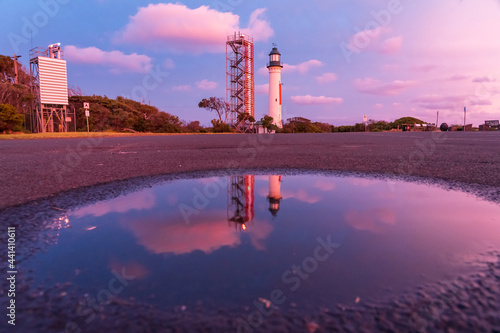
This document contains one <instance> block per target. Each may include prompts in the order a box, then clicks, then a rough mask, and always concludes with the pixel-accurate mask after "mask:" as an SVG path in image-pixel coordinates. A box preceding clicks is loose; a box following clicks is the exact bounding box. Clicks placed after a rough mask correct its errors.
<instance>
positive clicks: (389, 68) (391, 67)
mask: <svg viewBox="0 0 500 333" xmlns="http://www.w3.org/2000/svg"><path fill="white" fill-rule="evenodd" d="M399 68H400V66H399V65H396V64H390V65H384V66H383V67H382V70H383V71H388V72H393V71H397V70H399Z"/></svg>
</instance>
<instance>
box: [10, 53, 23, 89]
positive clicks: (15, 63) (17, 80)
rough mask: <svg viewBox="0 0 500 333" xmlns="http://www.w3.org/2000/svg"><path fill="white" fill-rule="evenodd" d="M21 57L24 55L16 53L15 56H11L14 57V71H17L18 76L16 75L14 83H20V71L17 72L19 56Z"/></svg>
mask: <svg viewBox="0 0 500 333" xmlns="http://www.w3.org/2000/svg"><path fill="white" fill-rule="evenodd" d="M21 57H22V56H20V55H16V54H14V56H13V57H10V58H12V59H14V72H15V73H16V77H15V81H14V83H16V84H18V83H19V79H18V77H19V76H18V72H17V58H21Z"/></svg>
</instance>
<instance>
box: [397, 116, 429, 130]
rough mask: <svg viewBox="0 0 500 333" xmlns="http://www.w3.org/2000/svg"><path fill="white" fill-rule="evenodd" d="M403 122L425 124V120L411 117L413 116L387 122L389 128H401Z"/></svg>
mask: <svg viewBox="0 0 500 333" xmlns="http://www.w3.org/2000/svg"><path fill="white" fill-rule="evenodd" d="M405 124H421V125H422V124H427V123H426V122H425V121H423V120H420V119H417V118H413V117H403V118H399V119H396V120H394V121H393V122H392V123H390V124H389V127H390V128H398V127H399V128H401V127H402V126H403V125H405Z"/></svg>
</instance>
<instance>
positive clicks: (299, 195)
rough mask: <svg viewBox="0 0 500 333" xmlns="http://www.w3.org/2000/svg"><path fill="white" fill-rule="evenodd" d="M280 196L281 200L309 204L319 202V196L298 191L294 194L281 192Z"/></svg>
mask: <svg viewBox="0 0 500 333" xmlns="http://www.w3.org/2000/svg"><path fill="white" fill-rule="evenodd" d="M281 196H282V197H283V199H297V200H299V201H303V202H307V203H310V204H313V203H316V202H319V201H321V197H320V196H319V195H311V194H309V193H307V192H306V191H305V190H298V191H295V192H289V191H282V192H281Z"/></svg>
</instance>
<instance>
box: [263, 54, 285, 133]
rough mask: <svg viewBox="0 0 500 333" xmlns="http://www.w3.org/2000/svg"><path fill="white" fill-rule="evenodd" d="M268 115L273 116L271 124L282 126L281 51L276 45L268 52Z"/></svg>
mask: <svg viewBox="0 0 500 333" xmlns="http://www.w3.org/2000/svg"><path fill="white" fill-rule="evenodd" d="M267 68H269V116H270V117H273V124H274V125H276V126H278V128H283V122H282V119H281V69H282V68H283V65H282V64H281V53H280V52H279V51H278V48H277V47H276V45H274V47H273V50H272V51H271V53H269V65H268V66H267Z"/></svg>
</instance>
